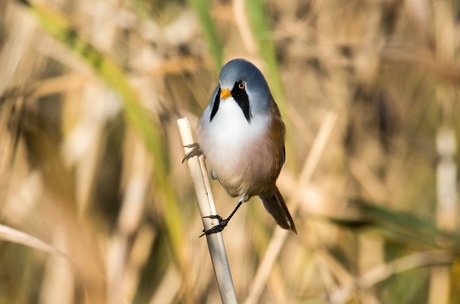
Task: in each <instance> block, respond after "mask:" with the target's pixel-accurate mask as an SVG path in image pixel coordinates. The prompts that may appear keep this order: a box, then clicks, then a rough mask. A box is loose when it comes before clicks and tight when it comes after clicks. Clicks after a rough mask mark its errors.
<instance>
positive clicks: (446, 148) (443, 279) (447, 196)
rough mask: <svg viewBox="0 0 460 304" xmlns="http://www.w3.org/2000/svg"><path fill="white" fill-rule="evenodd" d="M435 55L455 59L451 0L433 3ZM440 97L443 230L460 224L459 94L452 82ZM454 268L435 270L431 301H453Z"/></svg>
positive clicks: (439, 207)
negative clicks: (459, 169) (453, 123)
mask: <svg viewBox="0 0 460 304" xmlns="http://www.w3.org/2000/svg"><path fill="white" fill-rule="evenodd" d="M431 6H432V15H433V25H434V33H435V34H434V38H435V55H436V58H437V59H438V60H439V61H440V62H443V61H446V62H448V61H452V62H454V61H455V59H454V58H455V50H456V49H457V46H456V43H455V41H456V39H455V21H454V16H453V8H452V5H451V4H450V3H448V2H447V1H435V2H432V3H431ZM436 95H437V96H436V97H437V100H438V102H439V105H440V110H441V114H442V116H441V119H442V120H441V127H440V128H439V129H438V133H437V136H436V148H437V153H438V164H437V171H436V192H437V206H436V222H437V225H438V227H439V228H440V229H442V230H447V231H449V230H450V231H455V229H456V226H457V218H456V214H457V212H458V208H457V168H456V165H455V154H456V150H457V143H456V138H455V132H454V130H453V129H452V127H451V126H450V120H451V118H452V117H453V116H452V115H453V113H454V111H453V105H452V104H453V101H454V100H455V99H456V98H455V93H454V92H453V90H452V89H451V87H450V85H448V84H443V83H440V84H439V85H438V86H437V87H436ZM454 115H455V114H454ZM450 272H451V271H450V267H449V266H436V267H433V268H432V269H431V277H430V290H429V299H428V303H429V304H435V303H436V304H443V303H449V294H450Z"/></svg>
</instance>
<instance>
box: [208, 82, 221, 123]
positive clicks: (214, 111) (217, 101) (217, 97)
mask: <svg viewBox="0 0 460 304" xmlns="http://www.w3.org/2000/svg"><path fill="white" fill-rule="evenodd" d="M219 103H220V88H219V90H217V94H216V98H215V99H214V104H213V106H212V111H211V117H210V119H209V121H210V122H211V121H212V119H213V118H214V116H216V113H217V110H219Z"/></svg>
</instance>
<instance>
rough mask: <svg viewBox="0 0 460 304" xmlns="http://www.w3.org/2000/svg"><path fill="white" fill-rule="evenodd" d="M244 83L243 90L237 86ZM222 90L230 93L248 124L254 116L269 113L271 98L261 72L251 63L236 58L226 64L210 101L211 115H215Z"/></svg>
mask: <svg viewBox="0 0 460 304" xmlns="http://www.w3.org/2000/svg"><path fill="white" fill-rule="evenodd" d="M241 83H244V88H243V89H241V87H239V85H240V84H241ZM222 89H227V90H229V91H231V93H232V97H233V98H234V99H235V101H236V102H237V103H238V105H239V106H240V107H241V109H242V111H243V113H244V115H245V117H246V120H247V121H248V123H250V122H251V119H252V117H253V116H254V115H257V114H261V113H266V112H267V111H269V107H270V103H271V102H272V96H271V93H270V89H269V87H268V84H267V81H266V80H265V78H264V76H263V75H262V72H261V71H260V70H259V69H258V68H257V67H256V66H255V65H254V64H252V63H251V62H249V61H247V60H244V59H241V58H237V59H233V60H231V61H229V62H227V63H226V64H225V65H224V66H223V67H222V70H221V72H220V76H219V86H217V88H216V90H215V92H214V94H213V99H212V100H211V107H212V113H211V117H210V119H211V120H212V118H213V116H214V115H215V114H216V112H217V110H218V108H219V103H220V92H221V90H222Z"/></svg>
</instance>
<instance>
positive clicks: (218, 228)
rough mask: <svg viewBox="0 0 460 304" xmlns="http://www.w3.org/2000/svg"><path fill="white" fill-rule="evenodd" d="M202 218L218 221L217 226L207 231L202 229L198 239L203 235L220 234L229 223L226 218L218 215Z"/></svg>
mask: <svg viewBox="0 0 460 304" xmlns="http://www.w3.org/2000/svg"><path fill="white" fill-rule="evenodd" d="M203 218H209V219H217V220H219V224H217V225H215V226H213V227H212V228H209V229H208V230H205V229H203V234H201V235H200V237H202V236H203V235H211V234H214V233H218V232H222V230H224V228H225V227H227V224H228V222H229V219H228V218H226V219H224V218H222V217H221V216H220V215H218V214H212V215H208V216H203Z"/></svg>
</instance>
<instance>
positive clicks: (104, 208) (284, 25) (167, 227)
mask: <svg viewBox="0 0 460 304" xmlns="http://www.w3.org/2000/svg"><path fill="white" fill-rule="evenodd" d="M459 16H460V3H459V2H458V1H441V0H439V1H435V0H433V1H429V0H350V1H343V0H310V1H302V0H283V1H274V0H268V1H262V0H254V1H253V0H248V1H244V0H235V1H223V0H222V1H218V0H213V1H201V0H189V1H178V0H174V1H159V0H152V1H147V0H125V1H115V0H113V1H102V0H101V1H93V0H53V1H51V0H33V1H30V2H28V1H19V0H16V1H15V0H3V1H1V2H0V303H46V304H48V303H217V302H219V301H220V296H219V293H218V289H217V286H216V283H215V278H214V274H213V270H212V265H211V262H210V258H209V253H208V252H207V245H206V240H205V239H199V238H198V236H199V234H200V231H201V229H202V223H201V219H200V215H199V213H198V209H197V205H196V199H195V196H194V189H193V185H192V183H191V178H190V174H189V172H188V168H187V166H186V165H184V164H181V160H182V157H183V149H182V147H181V142H180V139H179V135H178V130H177V126H176V119H178V118H180V117H182V116H186V117H188V118H189V120H190V121H191V123H192V125H193V126H194V125H195V124H196V121H197V118H198V117H199V115H200V114H201V111H202V110H203V109H204V107H205V106H206V105H207V103H208V102H209V98H210V95H211V93H212V90H213V89H214V88H215V86H216V84H217V78H218V71H219V70H220V67H221V66H222V65H223V64H224V63H225V62H226V61H227V60H229V59H231V58H235V57H244V58H246V59H248V60H250V61H252V62H254V63H255V64H256V65H257V66H259V67H260V68H261V70H262V71H263V72H264V74H265V75H266V77H267V79H268V81H269V84H270V87H271V89H272V93H273V95H274V97H275V100H276V101H277V103H278V104H279V106H280V108H281V110H282V113H283V116H284V120H285V122H286V124H287V126H288V138H287V144H286V146H287V163H286V165H285V167H284V169H283V171H282V173H281V176H280V178H279V180H278V186H279V188H280V190H281V192H282V193H283V194H284V196H285V198H286V201H287V204H288V205H289V207H290V209H291V211H292V213H293V216H294V219H295V222H296V225H297V229H298V235H294V234H292V233H291V234H289V235H288V237H287V239H285V240H283V239H280V238H279V233H278V232H277V231H278V230H277V229H278V228H276V225H275V223H274V221H273V219H272V218H271V217H270V215H269V214H268V213H266V212H265V210H264V208H263V206H262V204H261V203H260V200H259V199H258V198H253V199H252V200H251V201H250V202H249V203H248V204H246V205H245V206H243V208H241V209H240V211H239V212H238V213H237V215H236V216H235V218H233V220H232V221H231V223H230V225H229V226H228V227H227V228H226V230H225V231H224V232H223V236H224V240H225V244H226V249H227V254H228V257H229V262H230V266H231V270H232V274H233V280H234V283H235V289H236V292H237V296H238V299H239V301H240V302H242V303H244V302H246V303H432V304H434V303H436V304H438V303H459V302H460V292H459V290H460V282H459V279H460V264H459V263H458V261H457V256H458V253H459V252H460V233H459V232H458V227H459V221H460V213H459V211H458V197H457V193H458V187H459V182H458V176H457V168H458V165H459V162H460V160H459V156H458V152H457V145H458V144H457V142H458V140H459V125H460V121H459V117H460V115H459V114H460V112H459V105H458V101H459V99H458V98H459V97H458V93H459V91H458V88H459V86H458V84H459V80H460V66H459V64H458V58H459V50H460V48H459V43H460V23H459V18H460V17H459ZM213 187H214V194H215V200H216V202H217V209H218V212H219V213H220V214H222V215H226V214H228V213H229V212H230V211H231V210H232V209H233V207H234V205H235V204H236V200H235V199H231V198H229V197H228V196H227V194H226V193H225V191H223V189H222V188H221V187H220V185H218V183H217V182H213ZM276 244H278V245H279V246H280V247H279V249H280V250H279V251H276V250H274V249H273V248H275V245H276ZM270 256H271V257H275V262H274V263H273V264H270V263H266V262H264V261H267V259H268V258H269V257H270Z"/></svg>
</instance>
